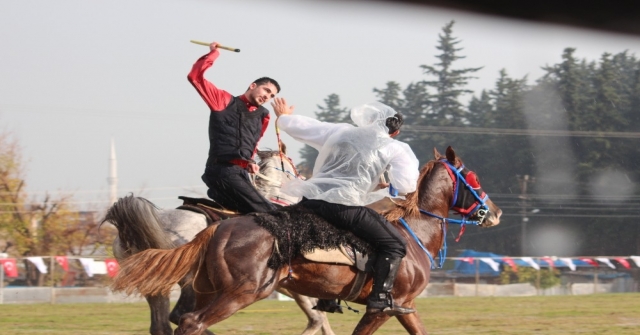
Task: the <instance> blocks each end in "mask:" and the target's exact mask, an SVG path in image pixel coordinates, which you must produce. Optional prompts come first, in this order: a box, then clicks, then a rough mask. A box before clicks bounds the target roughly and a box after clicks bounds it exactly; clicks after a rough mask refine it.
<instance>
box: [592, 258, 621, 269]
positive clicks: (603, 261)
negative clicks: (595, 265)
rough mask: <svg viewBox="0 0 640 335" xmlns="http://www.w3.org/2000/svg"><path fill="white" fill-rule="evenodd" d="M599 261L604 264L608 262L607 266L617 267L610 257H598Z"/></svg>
mask: <svg viewBox="0 0 640 335" xmlns="http://www.w3.org/2000/svg"><path fill="white" fill-rule="evenodd" d="M596 260H597V261H599V262H602V263H604V264H607V266H609V267H610V268H612V269H615V268H616V266H615V265H613V263H611V261H610V260H609V259H608V258H604V257H598V258H596Z"/></svg>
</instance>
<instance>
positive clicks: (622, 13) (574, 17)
mask: <svg viewBox="0 0 640 335" xmlns="http://www.w3.org/2000/svg"><path fill="white" fill-rule="evenodd" d="M352 1H355V0H352ZM370 1H371V2H373V1H377V2H387V3H407V4H420V5H426V6H434V7H441V8H446V9H453V10H459V11H465V12H470V13H476V14H488V15H496V16H501V17H505V18H511V19H520V20H528V21H533V22H540V23H557V24H564V25H569V26H574V27H579V28H589V29H596V30H603V31H609V32H616V33H625V34H633V35H640V1H616V0H609V1H602V0H591V1H589V0H583V1H575V0H574V1H561V0H558V1H549V0H449V1H445V0H395V1H392V0H386V1H385V0H370Z"/></svg>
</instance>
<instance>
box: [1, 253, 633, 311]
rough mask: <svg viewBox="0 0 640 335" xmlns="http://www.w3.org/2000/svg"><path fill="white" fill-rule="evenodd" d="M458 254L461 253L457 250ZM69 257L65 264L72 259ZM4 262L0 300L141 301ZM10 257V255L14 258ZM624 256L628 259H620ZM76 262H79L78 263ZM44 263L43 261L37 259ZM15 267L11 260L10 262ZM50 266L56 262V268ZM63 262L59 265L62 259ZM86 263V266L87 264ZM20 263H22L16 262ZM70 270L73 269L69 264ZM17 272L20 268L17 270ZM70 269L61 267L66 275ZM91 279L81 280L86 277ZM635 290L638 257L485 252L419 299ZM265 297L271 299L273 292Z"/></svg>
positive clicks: (102, 274)
mask: <svg viewBox="0 0 640 335" xmlns="http://www.w3.org/2000/svg"><path fill="white" fill-rule="evenodd" d="M463 254H464V253H463ZM41 258H42V259H43V261H44V259H47V258H48V261H49V262H48V263H49V267H48V268H47V269H46V272H48V273H49V274H51V273H52V272H53V271H58V272H60V271H63V266H61V265H60V264H59V262H60V260H57V261H55V262H54V260H55V257H51V256H49V257H41ZM76 259H77V260H79V259H80V258H79V257H78V258H74V257H69V258H68V260H69V261H71V262H69V263H70V264H69V267H70V268H72V267H73V266H74V264H71V263H72V262H73V260H76ZM6 260H7V258H5V259H0V261H2V263H3V266H0V304H20V303H52V304H56V303H71V302H73V303H80V302H94V303H99V302H102V303H114V302H141V301H144V299H143V298H141V297H126V296H124V295H122V294H114V293H112V292H111V290H109V288H108V287H106V286H107V284H108V282H109V276H110V274H111V275H113V274H114V272H113V269H111V271H108V270H106V269H103V268H104V267H106V266H105V265H104V264H101V263H100V262H103V263H104V261H100V260H98V261H94V263H95V264H98V265H97V266H95V267H93V268H92V267H91V264H92V263H91V262H87V261H86V260H85V261H82V262H81V265H82V268H84V269H85V270H86V271H90V272H91V273H87V272H85V273H76V274H75V276H77V277H83V280H58V281H56V280H51V281H50V285H49V286H37V287H25V286H20V285H18V284H19V283H21V276H18V277H17V278H7V277H6V276H5V270H6V266H4V265H6ZM14 260H15V259H14ZM625 260H628V261H626V262H625ZM79 262H80V261H79ZM43 263H44V262H43ZM12 264H15V265H18V266H16V269H17V270H20V268H21V267H20V266H19V264H18V263H17V261H14V262H12ZM56 264H58V265H59V266H57V267H56ZM63 264H64V263H63ZM87 264H89V265H87ZM22 267H24V266H22ZM75 267H76V268H79V267H78V266H77V264H75ZM18 272H20V271H18ZM70 272H71V271H65V275H66V276H67V277H68V275H69V273H70ZM89 275H91V277H92V278H93V279H94V280H87V277H89ZM613 292H616V293H620V292H640V257H638V256H622V257H618V256H608V257H574V258H556V257H518V258H516V257H505V256H496V255H492V254H487V253H475V254H473V256H469V255H466V256H465V257H449V258H447V261H446V262H445V263H444V267H443V268H442V269H434V270H432V272H431V280H430V283H429V285H428V286H427V288H426V289H425V290H424V291H423V292H422V294H421V297H437V296H532V295H581V294H595V293H613ZM178 296H179V289H178V288H177V287H176V288H175V289H174V290H173V291H172V300H175V299H177V297H178ZM271 298H277V295H276V294H275V293H274V294H273V295H272V296H271Z"/></svg>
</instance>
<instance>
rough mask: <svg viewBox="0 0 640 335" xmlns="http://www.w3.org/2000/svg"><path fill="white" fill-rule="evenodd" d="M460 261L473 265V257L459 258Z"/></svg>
mask: <svg viewBox="0 0 640 335" xmlns="http://www.w3.org/2000/svg"><path fill="white" fill-rule="evenodd" d="M460 260H461V261H463V262H467V263H469V264H473V257H462V258H460Z"/></svg>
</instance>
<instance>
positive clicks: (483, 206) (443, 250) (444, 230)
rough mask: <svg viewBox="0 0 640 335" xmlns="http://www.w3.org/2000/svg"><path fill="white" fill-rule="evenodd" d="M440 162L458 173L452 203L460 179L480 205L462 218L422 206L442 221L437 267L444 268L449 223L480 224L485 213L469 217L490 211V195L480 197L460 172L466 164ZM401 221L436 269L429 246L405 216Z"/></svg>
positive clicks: (422, 211) (425, 212) (423, 211)
mask: <svg viewBox="0 0 640 335" xmlns="http://www.w3.org/2000/svg"><path fill="white" fill-rule="evenodd" d="M440 162H441V163H443V164H447V165H448V166H449V168H450V169H451V171H454V172H455V174H456V183H455V185H456V186H455V190H454V195H453V202H452V203H451V206H452V207H453V205H454V204H455V203H456V200H457V198H458V189H459V185H460V183H459V182H458V181H462V182H463V183H464V186H465V187H466V188H467V189H468V190H469V191H471V194H473V196H474V197H475V198H476V200H477V201H478V205H477V206H476V207H475V208H474V209H473V210H472V211H471V212H470V214H469V215H467V216H462V219H461V220H456V219H449V218H445V217H442V216H440V215H436V214H433V213H431V212H427V211H425V210H424V209H422V208H420V213H422V214H426V215H429V216H431V217H434V218H437V219H440V220H441V221H442V239H443V244H442V248H440V250H438V267H437V268H442V266H443V265H444V261H445V259H446V258H447V223H455V224H459V225H460V226H461V228H460V229H463V228H464V225H466V224H472V225H476V226H478V225H481V224H482V222H483V221H484V215H482V216H481V217H482V219H481V220H468V218H469V217H470V216H471V215H472V214H474V213H475V212H477V211H478V210H480V209H482V210H484V213H485V215H486V213H488V212H489V207H488V206H487V204H486V200H487V199H488V198H489V196H488V195H485V197H484V198H480V196H479V195H478V193H477V192H476V191H475V190H474V189H473V187H471V185H469V183H468V182H467V180H466V179H465V178H463V177H462V174H461V173H460V172H461V171H462V170H464V165H463V166H461V167H460V168H456V167H455V166H453V164H451V163H449V161H447V160H441V161H440ZM392 189H393V188H392V187H390V190H392ZM400 223H402V225H403V226H404V228H405V229H406V230H407V231H408V232H409V235H411V237H413V239H414V240H415V241H416V242H417V243H418V245H419V246H420V248H422V250H423V251H424V252H425V253H426V254H427V256H429V261H430V262H431V269H436V266H435V260H434V259H433V256H431V253H430V252H429V250H427V248H425V246H424V245H422V242H420V239H419V238H418V236H417V235H416V234H415V233H414V232H413V230H412V229H411V227H409V224H407V222H406V221H405V220H404V218H400Z"/></svg>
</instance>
